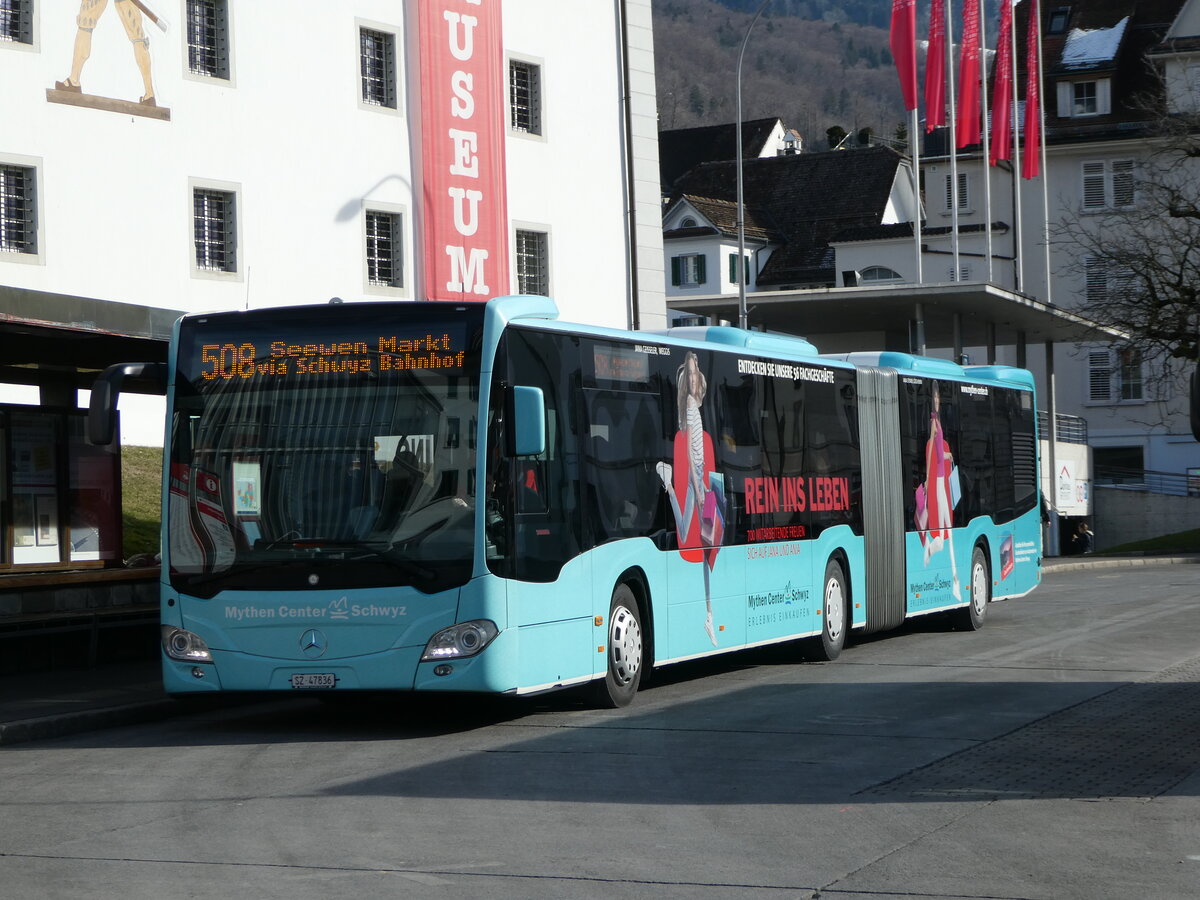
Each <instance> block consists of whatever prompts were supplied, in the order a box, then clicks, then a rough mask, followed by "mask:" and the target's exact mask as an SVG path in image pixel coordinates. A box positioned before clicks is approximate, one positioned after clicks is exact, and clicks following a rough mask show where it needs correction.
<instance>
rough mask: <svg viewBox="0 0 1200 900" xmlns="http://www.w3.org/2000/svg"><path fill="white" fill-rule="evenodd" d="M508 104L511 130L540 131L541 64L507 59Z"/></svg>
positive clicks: (523, 131)
mask: <svg viewBox="0 0 1200 900" xmlns="http://www.w3.org/2000/svg"><path fill="white" fill-rule="evenodd" d="M508 105H509V115H510V122H511V124H512V130H513V131H519V132H521V133H522V134H541V133H542V67H541V66H539V65H535V64H534V63H528V62H521V61H520V60H515V59H514V60H510V61H509V63H508Z"/></svg>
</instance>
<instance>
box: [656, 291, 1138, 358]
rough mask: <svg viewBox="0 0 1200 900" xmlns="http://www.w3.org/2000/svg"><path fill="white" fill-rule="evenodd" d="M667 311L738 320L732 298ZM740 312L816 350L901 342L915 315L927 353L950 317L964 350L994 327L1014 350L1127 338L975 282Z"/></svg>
mask: <svg viewBox="0 0 1200 900" xmlns="http://www.w3.org/2000/svg"><path fill="white" fill-rule="evenodd" d="M667 306H668V307H669V308H670V309H672V310H675V311H677V312H687V313H693V314H696V315H704V316H709V317H711V318H714V319H725V320H727V321H729V322H733V323H735V324H736V323H737V321H738V298H737V297H736V296H711V295H710V296H704V297H699V296H698V297H669V298H667ZM746 308H747V310H748V322H749V325H750V327H751V328H754V329H759V328H761V329H763V330H766V331H778V332H784V333H787V334H796V335H801V336H803V337H806V338H810V339H811V340H812V341H813V343H815V344H817V346H818V347H820V346H821V340H820V339H821V338H822V337H830V336H835V335H836V336H839V337H840V336H846V337H851V336H854V335H872V334H878V333H880V332H883V333H887V334H890V335H903V336H905V340H907V335H908V334H909V329H910V325H911V323H912V322H914V321H915V320H917V319H918V316H920V317H921V318H922V319H923V324H924V333H925V344H926V347H928V348H953V347H954V346H955V313H958V314H959V316H958V319H959V324H958V327H959V329H960V330H959V345H960V346H963V347H983V346H987V345H988V344H989V341H990V340H992V329H991V327H990V326H993V325H994V326H995V336H994V340H995V341H996V343H997V344H1014V343H1017V341H1018V336H1019V335H1023V336H1024V340H1025V341H1027V342H1030V343H1033V342H1038V343H1042V342H1045V341H1052V342H1054V343H1060V342H1061V343H1076V342H1089V341H1092V342H1105V343H1107V342H1111V341H1117V340H1122V339H1126V338H1127V337H1128V335H1126V334H1125V333H1124V332H1122V331H1119V330H1117V329H1114V328H1110V327H1108V326H1104V325H1100V324H1098V323H1096V322H1093V321H1091V320H1089V319H1085V318H1083V317H1082V316H1080V315H1077V314H1076V313H1072V312H1069V311H1067V310H1064V309H1062V308H1060V307H1057V306H1054V305H1052V304H1047V303H1043V302H1041V301H1039V300H1034V299H1031V298H1029V297H1026V296H1024V295H1022V294H1017V293H1014V292H1012V291H1007V290H1004V289H1003V288H999V287H996V286H995V285H993V284H984V283H979V282H952V283H946V284H921V285H915V284H899V285H888V286H880V287H849V288H824V289H816V290H802V291H756V292H753V293H750V294H748V295H747V297H746ZM822 349H824V348H822ZM858 349H861V350H873V349H888V350H897V349H902V350H907V349H908V348H907V347H897V346H889V347H869V346H861V347H858Z"/></svg>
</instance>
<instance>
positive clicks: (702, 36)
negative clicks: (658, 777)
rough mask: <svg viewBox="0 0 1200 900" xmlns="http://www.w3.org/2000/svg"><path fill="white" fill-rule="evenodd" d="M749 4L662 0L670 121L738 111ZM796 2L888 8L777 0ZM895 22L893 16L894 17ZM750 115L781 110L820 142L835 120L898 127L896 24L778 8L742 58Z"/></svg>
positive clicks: (659, 60) (660, 70)
mask: <svg viewBox="0 0 1200 900" xmlns="http://www.w3.org/2000/svg"><path fill="white" fill-rule="evenodd" d="M726 2H727V3H729V4H730V5H738V4H740V5H744V6H747V7H752V9H751V11H750V12H749V13H744V12H740V11H738V10H734V9H729V8H726V6H725V5H723V4H722V3H718V2H716V0H653V11H654V53H655V69H656V74H657V80H658V113H659V127H660V128H661V129H664V130H665V129H672V128H690V127H692V126H695V125H716V124H719V123H722V122H732V121H733V120H734V118H735V110H736V100H735V90H734V89H735V73H736V67H737V55H738V49H739V48H740V46H741V42H742V38H743V37H744V36H745V33H746V27H747V25H749V23H750V18H751V16H752V15H753V10H754V9H756V8H757V4H756V3H754V2H752V0H726ZM772 6H773V7H774V6H786V7H796V8H806V9H807V8H813V9H816V8H818V7H830V8H835V7H841V8H843V9H848V8H849V7H857V6H862V7H868V6H869V7H872V8H874V7H879V8H880V9H884V10H890V5H889V4H887V3H885V2H883V0H873V2H871V3H868V2H867V0H862V2H861V3H840V4H836V5H835V4H833V3H825V2H823V0H792V2H789V0H775V3H774V4H772ZM884 24H885V25H886V23H884ZM742 109H743V118H746V119H753V118H759V117H763V116H778V117H779V118H781V119H783V120H784V123H785V124H786V125H788V126H790V127H792V128H795V129H796V130H798V131H799V132H800V133H801V135H802V136H803V137H804V139H805V141H806V142H807V143H808V144H809V145H810V146H812V147H813V149H817V145H819V144H821V143H823V142H824V140H825V131H826V129H828V128H829V127H830V126H833V125H840V126H841V127H842V128H844V129H846V130H847V131H852V132H856V131H858V130H859V129H860V128H863V127H870V128H872V129H873V130H874V131H876V132H877V133H881V134H887V135H888V136H890V135H891V134H892V133H893V132H894V131H895V129H896V127H897V126H899V125H900V124H901V123H902V122H904V121H905V118H906V113H905V111H904V105H903V103H902V101H901V99H900V88H899V82H898V81H897V78H896V72H895V68H894V66H893V65H892V56H891V53H890V51H889V49H888V31H887V28H886V27H879V26H874V25H859V24H855V23H853V22H850V21H844V22H843V21H837V20H836V18H835V20H833V21H830V20H828V19H826V20H812V19H802V18H797V17H795V16H787V15H779V14H774V15H770V16H764V17H763V18H762V19H760V20H759V22H758V24H756V25H755V26H754V31H753V33H752V35H751V38H750V43H749V44H748V45H747V49H746V56H745V59H744V61H743V63H742Z"/></svg>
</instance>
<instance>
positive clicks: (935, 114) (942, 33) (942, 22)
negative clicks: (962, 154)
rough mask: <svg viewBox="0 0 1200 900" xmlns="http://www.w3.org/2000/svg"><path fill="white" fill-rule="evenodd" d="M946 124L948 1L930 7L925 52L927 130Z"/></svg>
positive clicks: (935, 2) (940, 0)
mask: <svg viewBox="0 0 1200 900" xmlns="http://www.w3.org/2000/svg"><path fill="white" fill-rule="evenodd" d="M945 124H946V2H945V0H933V5H932V6H931V7H930V9H929V49H928V50H927V51H926V53H925V130H926V131H933V129H935V128H937V127H938V126H939V125H945Z"/></svg>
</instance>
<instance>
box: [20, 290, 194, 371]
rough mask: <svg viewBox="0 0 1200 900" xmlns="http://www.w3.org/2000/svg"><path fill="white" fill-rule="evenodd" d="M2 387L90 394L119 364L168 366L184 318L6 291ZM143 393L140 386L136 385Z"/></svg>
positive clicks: (64, 297) (137, 308) (41, 293)
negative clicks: (175, 330)
mask: <svg viewBox="0 0 1200 900" xmlns="http://www.w3.org/2000/svg"><path fill="white" fill-rule="evenodd" d="M0 310H2V312H0V383H7V384H37V385H51V384H57V385H73V386H75V387H80V388H90V387H91V386H92V382H93V381H94V380H95V377H96V374H97V373H98V372H100V371H101V370H103V369H104V368H105V367H106V366H109V365H111V364H113V363H118V362H165V361H166V359H167V344H168V342H169V341H170V339H171V329H172V326H173V325H174V322H175V320H176V319H177V318H179V316H180V315H182V314H181V313H180V312H178V311H176V310H170V309H158V308H155V307H149V306H138V305H135V304H132V303H116V302H112V301H106V300H95V299H91V298H88V297H73V296H69V295H66V294H50V293H46V292H44V291H28V290H23V289H20V288H14V287H5V286H0ZM130 387H132V388H133V389H135V390H136V389H137V385H131V386H130Z"/></svg>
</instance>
